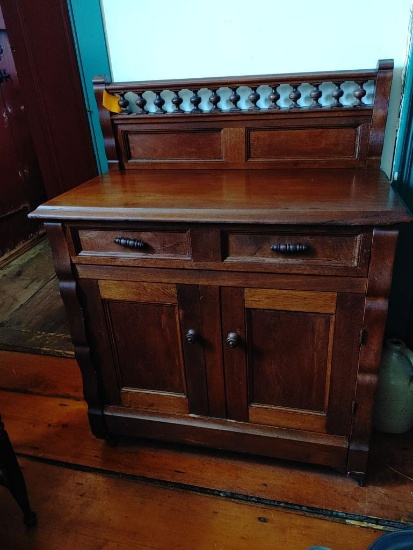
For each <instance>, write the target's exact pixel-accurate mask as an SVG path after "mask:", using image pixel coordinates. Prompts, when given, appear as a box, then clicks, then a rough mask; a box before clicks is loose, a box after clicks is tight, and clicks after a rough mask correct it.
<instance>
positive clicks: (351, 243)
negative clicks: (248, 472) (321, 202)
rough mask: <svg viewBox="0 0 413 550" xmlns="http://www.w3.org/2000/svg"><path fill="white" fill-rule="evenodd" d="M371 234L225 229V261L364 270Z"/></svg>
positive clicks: (312, 269) (310, 268) (353, 270)
mask: <svg viewBox="0 0 413 550" xmlns="http://www.w3.org/2000/svg"><path fill="white" fill-rule="evenodd" d="M370 242H371V235H370V233H368V232H360V231H359V232H351V231H350V232H349V231H342V232H332V233H331V232H329V233H320V232H306V231H300V232H271V231H269V232H268V233H267V232H263V231H257V232H254V231H246V232H241V231H227V232H225V237H224V262H228V263H231V262H232V263H243V264H250V265H251V266H252V265H253V264H255V265H258V266H263V267H264V266H274V267H276V268H279V267H282V266H286V267H294V266H295V267H297V268H302V270H305V271H309V272H311V271H318V270H319V269H328V268H331V269H332V270H334V269H337V270H340V269H341V268H344V269H345V270H347V271H348V272H349V273H352V272H354V273H356V272H357V273H360V274H365V272H366V271H367V266H368V261H369V252H370Z"/></svg>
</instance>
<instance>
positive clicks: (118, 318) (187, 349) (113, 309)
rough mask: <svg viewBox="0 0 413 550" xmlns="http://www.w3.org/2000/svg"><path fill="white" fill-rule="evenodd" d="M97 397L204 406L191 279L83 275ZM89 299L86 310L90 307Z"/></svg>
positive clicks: (143, 404)
mask: <svg viewBox="0 0 413 550" xmlns="http://www.w3.org/2000/svg"><path fill="white" fill-rule="evenodd" d="M81 287H82V288H83V289H84V298H85V299H86V300H88V301H89V302H90V303H89V306H88V310H89V311H93V312H94V315H93V319H92V318H90V319H89V323H90V330H91V332H92V335H93V337H94V340H95V349H96V353H97V356H98V357H97V364H98V365H99V368H100V369H101V379H102V384H103V386H104V395H105V405H120V406H123V407H128V408H131V409H133V410H134V411H138V412H141V413H143V412H144V413H148V412H155V413H171V414H179V415H182V414H190V413H194V414H204V415H205V414H207V413H208V403H207V390H206V374H205V360H204V352H203V347H202V346H200V345H194V340H196V338H197V335H198V334H200V322H201V321H200V312H199V289H198V287H197V286H195V285H175V284H167V283H140V282H134V281H111V280H110V281H106V280H102V281H83V282H81ZM91 307H92V310H91V309H90V308H91Z"/></svg>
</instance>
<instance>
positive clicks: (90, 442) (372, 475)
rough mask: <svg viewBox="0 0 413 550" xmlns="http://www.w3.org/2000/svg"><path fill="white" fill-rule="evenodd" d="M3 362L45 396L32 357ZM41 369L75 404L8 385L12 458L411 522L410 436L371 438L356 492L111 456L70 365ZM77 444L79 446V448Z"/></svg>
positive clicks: (184, 457) (221, 461) (308, 471)
mask: <svg viewBox="0 0 413 550" xmlns="http://www.w3.org/2000/svg"><path fill="white" fill-rule="evenodd" d="M2 355H4V360H5V363H6V365H8V366H12V365H13V366H14V367H15V368H17V367H19V366H20V367H22V368H23V367H24V369H25V373H26V374H27V375H28V379H27V383H29V382H30V380H31V381H34V380H37V381H38V383H33V384H31V389H32V391H34V392H36V391H37V389H39V390H40V391H41V392H43V393H44V389H45V388H44V383H43V375H42V374H41V373H42V370H41V368H40V370H39V367H41V365H39V362H38V360H37V359H38V358H37V357H36V356H30V355H27V354H24V355H23V354H12V353H11V352H3V354H2ZM0 357H1V355H0ZM49 359H50V360H51V362H52V363H51V364H49V363H48V361H49ZM43 361H44V365H45V367H46V370H47V369H49V370H50V367H51V365H52V364H53V362H56V361H58V362H59V363H62V362H68V363H67V364H68V368H70V371H68V370H66V372H65V374H64V376H61V377H60V378H58V379H56V378H54V377H53V380H54V381H55V385H54V386H53V388H51V389H52V393H53V395H55V396H57V395H60V396H62V395H63V394H64V393H65V392H68V391H69V394H70V395H72V396H73V397H76V400H73V397H72V398H71V399H62V397H52V396H47V395H43V396H40V395H30V394H27V393H25V390H24V388H25V387H26V386H27V383H26V382H25V381H24V380H25V379H24V375H23V376H22V377H21V379H20V380H21V381H22V386H21V388H22V389H23V393H21V392H20V393H16V390H17V391H18V388H19V386H17V387H16V384H15V381H14V380H11V383H12V386H11V388H10V389H12V390H13V391H5V392H1V396H0V397H1V403H2V411H3V418H4V420H5V421H7V425H8V430H9V433H10V435H11V437H12V439H13V443H14V446H15V448H16V451H17V452H18V453H22V454H24V455H27V456H29V457H34V458H35V459H37V460H41V459H42V458H43V459H44V460H57V461H59V462H60V463H61V464H62V465H63V466H65V465H67V466H69V467H73V466H75V467H76V466H77V467H87V468H96V469H104V470H105V471H109V472H113V473H122V472H124V473H129V474H132V475H136V476H140V477H141V478H144V479H148V480H159V481H161V482H162V481H163V482H171V483H177V484H184V485H188V486H197V487H200V488H211V489H216V490H217V491H220V492H222V494H225V492H228V493H231V492H234V493H238V494H244V495H249V496H251V497H254V496H256V497H259V498H265V499H269V500H274V501H278V502H285V503H291V504H299V505H303V506H307V507H313V508H319V509H324V510H333V511H334V510H335V511H342V512H344V513H350V514H356V515H359V516H363V517H365V518H366V517H371V518H374V517H375V518H382V519H387V520H390V521H402V522H405V523H406V525H408V524H409V523H410V522H411V513H410V502H411V490H412V483H411V480H409V478H412V477H413V462H412V456H413V455H412V452H411V450H412V445H413V442H412V437H411V434H404V435H399V436H393V435H385V434H379V433H375V434H374V437H373V445H372V454H371V467H370V470H369V483H368V484H367V485H366V486H365V487H358V486H357V485H356V484H355V483H354V481H352V480H351V479H350V478H346V477H344V476H338V475H337V474H336V473H335V472H334V470H330V469H329V468H322V467H314V466H310V465H305V464H300V465H297V464H294V463H291V462H288V461H286V462H284V461H281V460H274V459H272V460H268V459H265V458H262V457H256V456H255V457H254V456H251V455H239V454H236V453H227V452H222V451H217V450H207V449H201V448H197V449H194V448H190V447H188V446H177V445H171V444H162V443H157V442H148V441H144V440H141V441H139V442H137V441H134V442H133V441H131V440H126V439H123V440H121V442H120V443H119V445H118V446H117V447H116V448H110V447H108V446H107V445H105V444H104V443H103V442H102V441H100V440H97V439H95V438H94V437H93V436H92V435H91V434H90V429H89V426H88V423H87V417H86V414H85V413H86V405H85V403H84V402H82V401H80V402H79V400H77V399H78V395H79V393H78V391H77V390H74V391H73V390H71V389H70V388H73V389H74V386H75V385H76V384H80V383H81V378H80V373H79V371H78V369H77V367H76V364H75V362H74V360H71V361H72V367H70V366H69V363H70V360H65V359H55V358H44V359H43ZM3 372H4V371H3V370H2V373H3ZM46 393H47V392H46ZM33 410H36V416H35V417H33V414H32V412H33ZM28 425H30V431H28V430H27V426H28ZM80 440H81V441H82V442H83V444H82V445H78V441H80ZM177 464H179V468H177ZM59 471H60V470H59ZM30 487H31V484H30V483H29V489H30ZM1 502H2V503H4V502H5V501H4V500H1ZM9 510H10V507H9ZM359 519H361V518H359ZM14 534H15V533H14Z"/></svg>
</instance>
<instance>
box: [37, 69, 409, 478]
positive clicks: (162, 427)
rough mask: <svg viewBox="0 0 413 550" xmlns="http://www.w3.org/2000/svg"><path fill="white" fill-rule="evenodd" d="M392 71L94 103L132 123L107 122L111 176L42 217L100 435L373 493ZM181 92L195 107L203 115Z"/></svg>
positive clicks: (122, 93)
mask: <svg viewBox="0 0 413 550" xmlns="http://www.w3.org/2000/svg"><path fill="white" fill-rule="evenodd" d="M391 67H392V64H391V63H390V62H388V61H385V62H381V63H379V68H378V70H368V71H352V72H344V73H343V72H338V73H311V74H309V75H302V74H301V75H276V76H268V75H267V76H265V77H264V76H261V77H243V78H241V79H238V80H227V79H209V80H208V79H205V80H202V81H198V80H197V81H169V82H156V83H147V82H146V83H136V82H135V83H120V84H105V82H104V80H98V81H97V82H96V95H97V99H98V104H99V105H100V102H101V100H102V95H103V93H104V92H105V93H112V94H115V95H118V97H119V109H120V110H121V111H122V112H120V113H119V114H114V113H112V114H110V113H109V112H108V111H107V110H105V109H103V108H102V109H101V110H100V116H101V123H102V129H103V131H104V135H105V140H106V147H107V155H108V159H109V162H110V165H111V170H110V172H109V173H108V174H104V175H102V176H99V177H97V178H95V179H93V180H90V181H89V182H86V183H84V184H82V185H81V186H79V187H77V188H75V189H73V190H71V191H69V192H67V193H65V194H64V195H61V196H59V197H56V198H54V199H52V200H51V201H49V202H48V203H46V204H44V205H42V206H40V207H39V208H37V210H36V211H35V212H34V213H32V214H31V215H32V216H33V217H35V218H39V219H40V220H42V221H43V222H44V223H45V226H46V228H47V232H48V236H49V238H50V242H51V245H52V249H53V256H54V261H55V267H56V272H57V275H58V277H59V281H60V289H61V294H62V297H63V300H64V302H65V305H66V309H67V313H68V317H69V320H70V324H71V331H72V339H73V343H74V345H75V350H76V358H77V361H78V363H79V366H80V369H81V372H82V376H83V382H84V395H85V399H86V401H87V404H88V411H89V412H88V414H89V420H90V425H91V428H92V431H93V433H94V434H95V435H96V436H98V437H113V436H121V435H127V436H133V437H142V438H155V439H161V440H166V441H176V442H182V443H189V444H193V445H202V446H207V447H213V448H219V449H228V450H233V451H239V452H242V453H255V454H260V455H265V456H269V457H277V458H282V459H289V460H296V461H303V462H310V463H315V464H321V465H326V466H332V467H335V468H338V469H341V470H344V471H347V472H351V473H352V474H354V475H356V476H358V477H359V478H360V479H362V478H363V476H364V474H365V471H366V464H367V458H368V448H369V438H370V433H371V414H372V408H373V402H374V392H375V388H376V383H377V376H378V368H379V362H380V354H381V346H382V340H383V335H384V329H385V321H386V313H387V299H388V294H389V290H390V285H391V277H392V268H393V261H394V256H395V247H396V242H397V236H398V227H399V225H400V224H401V223H406V222H409V221H410V219H411V218H410V215H408V214H407V213H406V211H405V209H404V207H403V205H402V204H401V203H400V201H399V200H398V197H397V195H396V194H395V193H394V191H393V190H392V189H391V187H390V185H389V181H388V179H387V177H386V176H385V175H384V174H383V172H381V171H380V168H379V163H380V155H381V149H382V144H383V135H384V126H385V120H386V113H387V102H388V95H389V92H390V83H391V74H392V71H391ZM325 81H327V82H330V84H331V85H333V88H331V89H332V90H333V91H332V92H331V94H332V98H333V100H334V103H332V104H330V105H327V104H323V103H322V94H323V91H322V90H323V89H324V88H323V87H322V88H320V82H325ZM349 81H354V82H355V85H356V88H355V90H354V92H353V96H354V97H353V99H355V102H354V103H352V104H351V105H347V106H346V105H344V104H343V101H344V97H345V96H344V91H343V89H342V88H341V85H342V84H343V82H349ZM274 82H275V83H278V84H277V85H276V86H275V85H274ZM303 82H307V83H308V85H307V88H308V89H309V90H310V99H311V101H312V103H311V104H300V102H301V101H303V98H302V92H301V91H300V90H304V89H305V88H301V86H302V84H299V83H303ZM366 82H371V83H372V84H373V85H374V88H375V89H374V93H373V97H374V99H373V103H372V104H367V103H365V102H364V99H363V98H365V96H366V95H367V91H366V89H365V88H364V85H365V84H366ZM264 84H270V90H271V93H270V95H269V98H268V101H269V102H270V104H269V106H267V108H265V109H264V108H263V106H262V105H261V106H260V99H259V98H260V95H259V93H258V91H257V90H262V86H264ZM288 85H289V86H292V87H293V92H291V93H290V94H289V96H288V97H289V99H288V101H292V104H291V105H290V106H287V107H283V106H280V105H279V102H280V101H281V99H280V97H281V96H280V93H279V91H280V92H281V91H282V90H283V89H288ZM225 86H227V87H228V88H229V89H230V90H232V92H233V93H232V95H231V96H230V97H229V101H230V102H231V104H232V106H231V108H230V109H229V110H227V111H224V109H223V108H221V107H220V101H221V99H220V96H219V94H218V91H219V90H220V89H221V88H223V87H225ZM245 86H249V87H250V89H251V90H252V91H251V93H250V95H249V96H248V101H250V105H251V106H250V107H249V108H248V109H246V110H241V109H240V108H239V107H238V101H239V100H240V98H239V94H238V93H237V90H241V88H243V87H245ZM161 87H162V88H163V89H166V90H172V91H173V94H174V95H172V104H173V111H171V112H167V111H166V109H164V104H165V100H164V99H163V97H162V93H161V92H159V89H160V88H161ZM201 88H203V89H204V88H209V89H210V90H211V93H212V95H211V96H210V98H209V102H210V104H211V105H212V107H211V108H210V109H209V110H206V109H205V106H203V105H204V104H203V103H202V102H203V101H204V100H203V99H202V98H201V97H200V96H199V95H198V91H199V90H200V89H201ZM180 89H184V90H188V89H189V90H194V92H193V96H192V97H191V98H190V103H191V104H192V107H193V108H192V110H191V111H190V112H189V111H186V110H184V109H183V108H181V104H182V102H183V101H184V99H183V98H182V97H181V95H180V91H179V90H180ZM327 89H328V88H327ZM148 91H154V96H155V98H156V99H155V101H154V105H155V106H156V109H157V110H156V111H152V112H148V109H147V108H146V107H147V105H146V103H147V99H146V98H147V97H149V96H148V95H145V94H146V92H148ZM369 93H370V92H369ZM133 94H135V97H136V100H135V105H136V108H135V107H134V109H132V108H130V106H131V105H132V103H131V98H132V97H133ZM343 96H344V97H343ZM165 97H166V96H165Z"/></svg>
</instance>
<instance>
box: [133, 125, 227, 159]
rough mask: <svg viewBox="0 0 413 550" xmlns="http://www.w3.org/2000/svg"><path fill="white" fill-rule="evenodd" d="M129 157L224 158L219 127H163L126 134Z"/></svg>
mask: <svg viewBox="0 0 413 550" xmlns="http://www.w3.org/2000/svg"><path fill="white" fill-rule="evenodd" d="M124 135H125V139H127V148H128V150H129V155H128V156H129V158H130V159H131V160H136V161H143V162H144V161H159V162H162V161H171V160H191V161H196V160H223V148H222V130H221V129H220V128H219V129H205V130H204V129H199V130H189V129H188V130H165V131H164V132H163V131H157V132H144V131H141V132H129V133H127V134H126V133H125V134H124Z"/></svg>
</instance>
